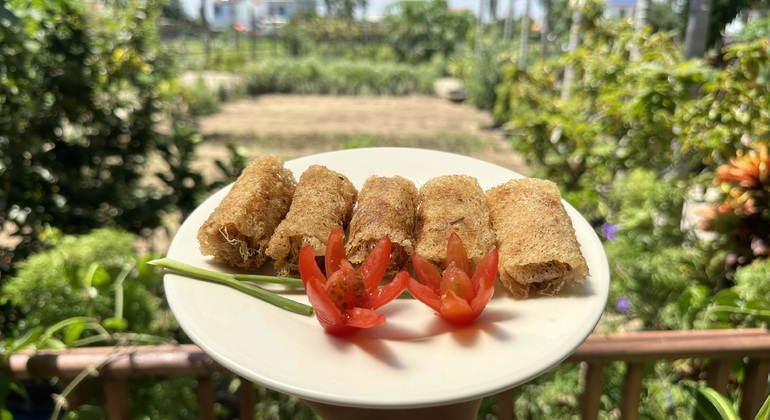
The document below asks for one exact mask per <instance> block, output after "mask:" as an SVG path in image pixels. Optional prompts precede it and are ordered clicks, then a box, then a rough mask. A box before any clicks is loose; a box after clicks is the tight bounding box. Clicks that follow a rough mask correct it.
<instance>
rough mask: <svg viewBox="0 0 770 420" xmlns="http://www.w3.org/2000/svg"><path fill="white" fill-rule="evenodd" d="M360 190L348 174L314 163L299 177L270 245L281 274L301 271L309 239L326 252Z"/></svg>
mask: <svg viewBox="0 0 770 420" xmlns="http://www.w3.org/2000/svg"><path fill="white" fill-rule="evenodd" d="M357 194H358V191H357V190H356V187H355V186H354V185H353V183H351V182H350V180H349V179H348V178H347V177H345V176H344V175H342V174H340V173H337V172H335V171H332V170H331V169H329V168H327V167H325V166H321V165H313V166H310V167H309V168H308V169H307V170H305V172H303V173H302V175H301V176H300V178H299V182H298V183H297V189H296V191H295V192H294V199H293V200H292V203H291V207H290V208H289V212H288V214H286V218H285V219H284V220H283V221H282V222H281V223H280V224H279V225H278V227H277V228H276V230H275V233H274V234H273V237H272V238H270V242H269V244H268V246H267V256H268V257H270V258H272V259H273V263H274V265H275V269H276V270H277V271H278V273H279V274H280V275H286V274H289V273H290V272H292V271H297V269H298V267H297V259H298V257H299V251H300V249H301V248H302V246H303V245H304V244H306V243H309V244H310V245H312V246H313V248H314V249H315V251H316V254H317V255H323V254H324V252H326V241H327V239H328V238H329V233H331V231H332V230H334V229H336V228H340V229H345V227H346V226H347V224H348V222H349V221H350V217H351V215H352V212H353V207H354V206H355V203H356V196H357Z"/></svg>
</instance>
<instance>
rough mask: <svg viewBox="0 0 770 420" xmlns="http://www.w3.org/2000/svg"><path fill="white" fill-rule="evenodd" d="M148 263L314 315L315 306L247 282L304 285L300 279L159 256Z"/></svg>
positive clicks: (288, 308) (289, 309) (295, 311)
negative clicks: (213, 267)
mask: <svg viewBox="0 0 770 420" xmlns="http://www.w3.org/2000/svg"><path fill="white" fill-rule="evenodd" d="M148 264H152V265H155V266H158V267H163V268H165V269H167V270H170V271H172V272H176V273H177V274H181V275H183V276H186V277H190V278H194V279H198V280H205V281H210V282H213V283H217V284H221V285H223V286H227V287H231V288H233V289H235V290H238V291H240V292H243V293H246V294H247V295H249V296H252V297H255V298H257V299H260V300H263V301H265V302H267V303H269V304H271V305H275V306H277V307H279V308H282V309H285V310H287V311H290V312H294V313H297V314H300V315H308V316H309V315H312V314H313V307H312V306H308V305H305V304H303V303H299V302H296V301H293V300H291V299H289V298H286V297H283V296H281V295H279V294H276V293H273V292H270V291H268V290H265V289H263V288H261V287H258V286H254V285H250V284H248V283H247V282H254V283H273V284H283V285H289V286H302V281H301V280H299V279H293V278H288V277H275V276H266V275H261V274H230V273H222V272H219V271H213V270H207V269H205V268H200V267H195V266H192V265H189V264H185V263H183V262H179V261H175V260H172V259H170V258H159V259H155V260H152V261H150V262H149V263H148Z"/></svg>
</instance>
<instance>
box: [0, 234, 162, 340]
mask: <svg viewBox="0 0 770 420" xmlns="http://www.w3.org/2000/svg"><path fill="white" fill-rule="evenodd" d="M49 236H51V239H50V240H51V243H52V245H53V247H52V248H51V249H50V250H47V251H44V252H40V253H38V254H35V255H34V256H32V257H30V258H29V259H27V260H26V261H23V262H21V263H19V264H18V265H19V267H18V272H17V274H16V275H15V276H14V277H12V278H10V279H9V280H7V282H6V284H5V285H4V286H3V288H2V291H3V294H2V300H3V302H7V303H10V304H12V305H13V306H15V307H16V308H18V310H19V314H20V316H21V318H20V320H19V325H18V331H19V332H21V331H23V330H26V329H30V328H35V327H43V328H45V327H47V326H51V325H56V324H57V323H58V322H60V321H61V320H63V319H70V318H75V317H82V316H85V317H89V318H93V319H96V320H98V321H97V322H99V323H100V325H103V326H104V327H105V328H107V329H109V330H113V331H133V332H141V333H149V334H157V333H161V332H166V333H167V332H169V328H170V327H171V326H170V325H163V324H160V323H159V320H160V319H161V318H162V317H161V316H160V312H161V310H162V306H163V305H162V297H163V290H162V287H161V277H160V273H159V271H158V270H157V269H155V268H153V267H151V266H149V265H147V264H146V262H147V261H148V260H149V259H151V258H152V255H150V256H147V257H137V255H136V251H135V250H134V248H133V246H134V236H133V235H131V234H130V233H128V232H125V231H119V230H114V229H107V228H106V229H96V230H94V231H92V232H91V233H89V234H88V235H83V236H69V235H65V236H61V235H60V234H59V233H58V232H56V231H50V232H49ZM103 333H104V332H101V333H100V334H103ZM77 335H78V334H75V335H74V336H77ZM97 335H98V334H97ZM49 344H50V345H49V346H48V347H65V346H72V345H76V344H77V343H76V342H75V341H63V342H61V343H53V342H51V343H49Z"/></svg>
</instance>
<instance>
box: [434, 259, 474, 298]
mask: <svg viewBox="0 0 770 420" xmlns="http://www.w3.org/2000/svg"><path fill="white" fill-rule="evenodd" d="M450 290H451V291H453V292H454V293H455V294H456V295H457V297H459V298H462V299H465V300H466V301H470V300H471V299H473V297H474V296H475V295H476V292H475V291H474V287H473V283H471V279H470V278H469V277H468V275H467V274H465V271H463V270H462V269H461V268H459V267H457V266H455V265H454V264H450V265H449V267H447V269H446V270H444V274H443V275H442V277H441V288H440V289H439V291H440V294H441V295H442V296H443V295H445V294H447V293H448V292H449V291H450Z"/></svg>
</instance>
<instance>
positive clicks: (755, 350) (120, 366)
mask: <svg viewBox="0 0 770 420" xmlns="http://www.w3.org/2000/svg"><path fill="white" fill-rule="evenodd" d="M689 358H698V359H703V360H704V361H705V362H707V364H708V368H707V379H706V381H707V384H708V385H709V386H710V387H712V388H714V389H716V390H717V391H719V392H722V393H726V392H727V388H728V378H729V375H730V373H731V368H732V364H733V362H734V361H736V360H743V361H745V363H746V367H745V377H744V379H743V382H742V383H741V384H740V387H741V395H742V399H741V405H740V414H741V418H743V419H752V418H754V416H755V414H756V413H757V412H758V411H759V408H760V407H761V405H762V403H763V402H764V399H765V395H766V393H767V387H768V375H769V374H770V330H767V329H741V330H708V331H647V332H633V333H622V334H612V335H598V334H594V335H591V336H590V337H589V338H588V339H587V340H586V341H585V342H584V343H583V344H582V345H581V346H580V347H579V348H578V349H577V350H576V351H575V352H574V353H573V354H572V355H571V356H569V358H568V359H567V360H566V362H580V363H583V364H584V365H585V367H586V369H584V370H583V373H584V377H583V378H582V382H583V383H584V384H585V385H584V392H583V395H582V400H581V410H582V415H583V418H584V419H595V418H597V416H598V413H599V398H600V396H601V382H602V368H603V366H604V365H606V364H607V363H610V362H623V363H625V364H626V366H627V369H626V375H625V380H624V385H623V394H622V395H623V398H622V402H621V407H620V410H621V414H622V418H624V419H635V418H637V417H638V408H639V402H640V395H641V391H642V379H643V372H644V366H645V364H646V363H651V362H653V361H656V360H678V359H689ZM10 370H11V375H12V377H14V378H15V379H18V380H28V379H40V378H46V379H47V378H53V377H56V378H59V379H61V380H63V381H65V383H66V382H67V381H73V380H75V379H76V378H77V377H79V375H84V374H89V373H94V374H98V378H99V379H100V380H101V381H102V384H103V387H104V392H105V396H106V404H107V407H106V408H107V412H108V415H109V418H110V419H124V418H128V412H129V402H128V398H127V395H128V392H127V378H129V377H132V376H160V377H165V376H169V377H170V376H179V375H192V376H195V377H197V383H198V388H197V393H198V408H199V416H200V418H202V419H213V418H214V417H215V416H214V403H215V390H214V382H213V379H212V375H214V374H215V373H217V372H225V373H226V372H227V371H226V369H224V368H223V367H222V366H221V365H219V364H218V363H216V362H215V361H213V360H212V359H211V358H210V357H208V356H207V355H206V354H205V353H203V352H202V351H201V350H200V348H198V347H197V346H194V345H179V346H142V347H91V348H79V349H70V350H44V351H37V352H27V351H23V352H19V353H16V354H13V355H12V356H11V358H10ZM514 395H515V389H512V390H508V391H505V392H502V393H500V394H498V396H497V398H498V418H501V419H506V418H513V397H514ZM255 398H256V396H255V394H254V392H253V388H252V384H251V383H249V382H248V381H246V380H241V386H240V390H239V415H240V416H239V417H240V418H242V419H249V418H254V407H255V403H256V401H255ZM70 403H71V404H73V405H77V403H78V401H77V392H75V393H73V394H72V400H71V401H70Z"/></svg>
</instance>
